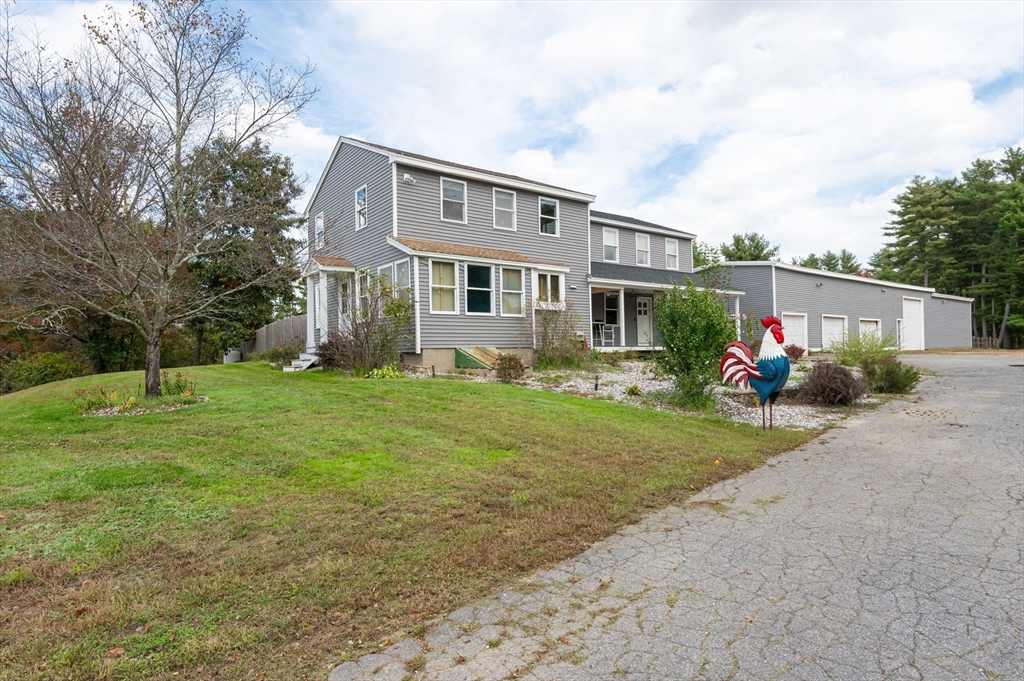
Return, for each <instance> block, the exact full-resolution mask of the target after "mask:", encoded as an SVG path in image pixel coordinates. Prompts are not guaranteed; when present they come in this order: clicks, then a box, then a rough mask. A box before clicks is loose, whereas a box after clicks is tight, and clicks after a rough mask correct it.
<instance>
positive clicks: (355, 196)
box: [352, 184, 370, 232]
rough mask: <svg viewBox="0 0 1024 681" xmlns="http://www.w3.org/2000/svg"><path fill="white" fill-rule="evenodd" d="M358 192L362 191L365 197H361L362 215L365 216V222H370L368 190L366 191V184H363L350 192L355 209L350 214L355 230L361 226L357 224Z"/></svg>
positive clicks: (358, 209)
mask: <svg viewBox="0 0 1024 681" xmlns="http://www.w3.org/2000/svg"><path fill="white" fill-rule="evenodd" d="M359 192H363V196H364V197H365V198H364V199H363V207H362V211H363V215H364V216H365V217H366V224H367V225H369V224H370V194H369V192H367V191H366V185H365V184H364V185H363V186H362V187H360V188H359V189H356V190H355V191H354V192H352V204H353V205H354V206H355V210H354V211H353V213H352V215H353V217H354V219H355V223H356V224H355V226H356V231H357V232H358V231H359V230H360V229H362V227H360V226H359V211H360V208H359Z"/></svg>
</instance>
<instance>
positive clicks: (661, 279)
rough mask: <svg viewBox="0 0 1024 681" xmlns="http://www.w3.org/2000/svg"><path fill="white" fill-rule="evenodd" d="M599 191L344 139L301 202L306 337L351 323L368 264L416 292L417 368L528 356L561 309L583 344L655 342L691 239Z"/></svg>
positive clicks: (410, 353)
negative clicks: (479, 356) (599, 205)
mask: <svg viewBox="0 0 1024 681" xmlns="http://www.w3.org/2000/svg"><path fill="white" fill-rule="evenodd" d="M594 200H595V197H594V196H593V195H591V194H587V193H584V192H580V191H575V190H572V189H566V188H563V187H556V186H553V185H550V184H546V183H543V182H537V181H534V180H528V179H525V178H522V177H516V176H514V175H507V174H504V173H499V172H494V171H489V170H483V169H480V168H473V167H469V166H464V165H460V164H457V163H451V162H448V161H443V160H440V159H435V158H430V157H427V156H422V155H419V154H413V153H409V152H405V151H400V150H397V149H391V148H388V147H383V146H380V145H376V144H370V143H367V142H363V141H360V140H355V139H350V138H347V137H342V138H339V140H338V143H337V144H336V146H335V148H334V151H333V153H332V154H331V157H330V160H329V161H328V163H327V167H326V168H325V170H324V173H323V175H322V176H321V178H320V180H319V182H318V183H317V185H316V188H315V189H314V191H313V194H312V196H311V198H310V201H309V206H308V208H307V211H306V219H307V225H308V230H309V235H308V238H309V249H310V254H311V257H310V260H309V262H308V263H307V265H306V268H305V270H304V275H305V276H306V278H307V296H308V300H307V310H309V311H310V314H308V315H307V341H306V344H307V346H309V347H313V346H315V345H316V344H317V343H318V342H320V341H321V340H322V339H323V338H325V337H326V334H327V333H328V332H329V331H330V330H331V329H337V328H339V327H340V326H341V325H342V324H343V323H344V318H345V316H346V315H347V314H349V313H350V310H349V309H348V308H349V307H351V306H352V305H353V301H356V302H355V304H358V302H357V301H358V300H359V294H360V291H361V290H363V288H364V287H365V285H366V281H367V279H366V276H365V274H362V275H361V273H364V272H366V271H369V272H374V273H378V274H382V275H384V276H386V277H388V278H389V279H390V280H391V281H393V282H394V283H395V284H396V285H397V286H399V287H401V288H403V289H406V290H408V291H409V294H410V295H411V296H412V299H413V301H414V310H415V318H414V324H413V327H414V328H413V329H411V331H410V338H409V340H408V343H407V346H406V347H404V348H403V351H404V354H403V360H404V361H405V362H407V363H410V364H420V365H424V366H430V365H433V366H435V367H436V368H437V370H439V371H444V370H451V369H452V368H453V367H454V366H455V357H456V349H459V348H465V349H469V348H494V349H498V350H501V351H502V352H514V353H516V354H519V355H521V356H523V357H524V359H526V360H527V362H530V361H532V355H533V333H532V321H533V315H534V314H535V311H536V310H542V309H550V308H559V307H562V308H564V307H565V306H566V305H567V304H569V305H571V307H572V309H573V311H574V312H575V315H576V317H577V318H578V334H579V337H580V339H581V341H582V342H585V343H586V344H587V346H588V347H596V348H598V349H606V350H622V349H630V348H631V349H651V348H654V347H656V346H657V345H658V333H657V330H656V325H655V324H654V321H653V316H652V312H653V306H652V303H653V298H654V296H655V295H657V294H658V293H659V292H660V291H662V290H664V289H666V288H669V287H671V286H673V285H676V284H682V283H683V282H684V281H685V279H686V277H687V276H688V275H690V274H691V273H692V271H693V267H692V242H693V238H694V236H693V235H692V234H688V233H686V232H681V231H678V230H674V229H670V228H668V227H663V226H660V225H655V224H652V223H648V222H643V221H640V220H635V219H633V218H629V217H624V216H619V215H612V214H608V213H601V212H597V211H592V210H591V209H590V205H591V204H592V203H593V202H594ZM739 293H740V292H731V295H732V296H733V298H735V297H736V296H737V295H738V294H739ZM731 308H734V309H737V310H738V308H736V307H735V306H731Z"/></svg>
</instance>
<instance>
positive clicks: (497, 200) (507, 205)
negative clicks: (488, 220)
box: [494, 187, 516, 232]
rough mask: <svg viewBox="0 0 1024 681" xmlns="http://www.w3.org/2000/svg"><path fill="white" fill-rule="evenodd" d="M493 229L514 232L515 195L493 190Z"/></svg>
mask: <svg viewBox="0 0 1024 681" xmlns="http://www.w3.org/2000/svg"><path fill="white" fill-rule="evenodd" d="M494 227H495V229H508V230H511V231H513V232H514V231H515V230H516V193H515V192H510V191H508V190H507V189H498V188H497V187H495V189H494Z"/></svg>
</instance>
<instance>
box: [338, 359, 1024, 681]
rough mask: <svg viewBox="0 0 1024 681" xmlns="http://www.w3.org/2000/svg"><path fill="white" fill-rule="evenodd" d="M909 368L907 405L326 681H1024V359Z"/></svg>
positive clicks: (859, 422)
mask: <svg viewBox="0 0 1024 681" xmlns="http://www.w3.org/2000/svg"><path fill="white" fill-rule="evenodd" d="M908 361H911V362H913V363H915V364H917V365H919V366H922V367H926V368H928V369H931V370H932V371H935V372H937V374H938V375H937V376H936V377H933V378H928V379H927V380H925V381H924V383H923V384H922V386H921V387H920V388H919V392H918V394H917V395H916V396H913V397H912V398H911V399H909V400H896V401H893V402H890V403H888V404H886V405H884V406H882V407H881V408H879V409H877V410H875V411H873V412H870V413H866V414H863V415H859V416H854V417H852V418H850V419H847V420H846V421H845V422H843V424H842V425H841V426H839V427H838V428H836V429H833V430H831V431H829V432H827V433H826V434H825V435H823V436H822V437H820V438H818V439H817V440H815V441H814V442H812V443H811V444H809V445H807V446H806V447H804V448H802V449H800V450H797V451H794V452H790V453H788V454H786V455H783V456H781V457H779V458H777V459H775V460H774V461H773V462H772V463H771V464H770V465H768V466H765V467H763V468H761V469H759V470H756V471H753V472H751V473H749V474H747V475H744V476H742V477H740V478H738V479H736V480H732V481H729V482H727V483H723V484H720V485H717V486H715V487H712V488H709V489H707V490H705V491H704V492H703V493H701V494H700V495H699V496H697V497H694V498H693V499H692V500H691V502H690V503H689V504H687V505H686V506H685V507H682V508H669V509H666V510H665V511H662V512H660V513H658V514H656V515H654V516H652V517H651V518H648V519H647V520H646V521H644V522H642V523H640V524H638V525H636V526H633V527H630V528H628V529H626V530H624V531H622V532H621V533H619V534H617V535H616V536H614V537H612V538H610V539H608V540H606V541H604V542H601V543H599V544H597V545H595V546H593V547H592V548H590V549H589V550H588V551H586V552H585V553H583V554H581V555H580V556H577V557H576V558H574V559H572V560H571V561H568V562H566V563H564V564H562V565H560V566H558V567H556V568H555V569H552V570H550V571H548V572H545V573H543V574H541V575H539V576H538V577H536V578H535V579H533V580H532V581H530V582H528V583H524V584H522V585H521V586H520V587H519V588H517V589H515V590H510V591H506V592H502V593H499V594H496V595H495V596H493V597H492V598H490V599H486V600H484V601H481V602H479V603H476V604H474V605H472V606H469V607H466V608H463V609H461V610H458V611H456V612H454V613H451V614H450V615H448V616H447V617H445V618H443V619H441V620H439V621H437V622H435V623H433V625H432V628H431V629H430V630H429V631H428V632H427V633H426V635H425V636H424V637H423V638H422V639H420V640H418V641H417V640H413V639H406V640H404V641H402V642H400V643H398V644H396V645H395V646H392V647H391V648H389V649H387V650H385V651H384V652H383V653H382V654H378V655H370V656H367V657H364V658H362V659H361V660H359V661H357V662H350V663H347V664H345V665H342V666H340V667H338V668H337V669H335V670H334V672H332V674H331V677H330V678H331V681H343V680H352V679H378V680H382V679H395V680H398V679H403V678H413V679H432V680H440V679H451V680H456V679H458V680H467V681H468V680H471V679H502V678H516V679H529V680H541V679H565V680H569V679H635V680H639V679H659V680H660V679H708V680H710V679H755V680H760V679H844V680H846V679H849V680H857V681H859V680H861V679H865V680H867V679H927V680H932V679H951V680H952V679H955V680H958V681H965V680H970V679H978V680H988V679H1020V678H1022V677H1024V637H1022V629H1024V369H1022V368H1021V367H1020V366H1011V365H1021V364H1024V356H1022V355H1019V354H1017V355H1010V354H988V355H964V354H953V355H915V356H913V357H910V358H908Z"/></svg>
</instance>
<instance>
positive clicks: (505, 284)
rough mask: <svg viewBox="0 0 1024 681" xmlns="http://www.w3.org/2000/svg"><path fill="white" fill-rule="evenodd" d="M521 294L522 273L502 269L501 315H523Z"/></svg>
mask: <svg viewBox="0 0 1024 681" xmlns="http://www.w3.org/2000/svg"><path fill="white" fill-rule="evenodd" d="M523 293H524V291H523V271H522V270H520V269H512V268H509V267H502V268H501V314H502V315H504V316H514V317H521V316H522V315H523Z"/></svg>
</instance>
